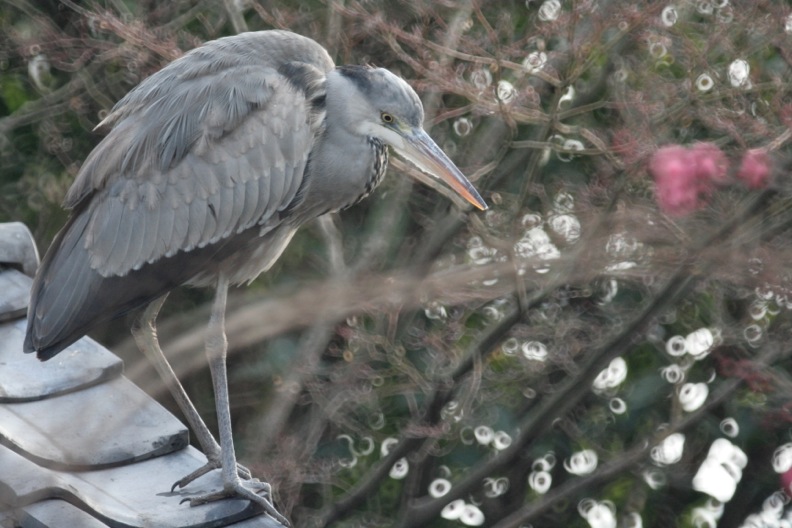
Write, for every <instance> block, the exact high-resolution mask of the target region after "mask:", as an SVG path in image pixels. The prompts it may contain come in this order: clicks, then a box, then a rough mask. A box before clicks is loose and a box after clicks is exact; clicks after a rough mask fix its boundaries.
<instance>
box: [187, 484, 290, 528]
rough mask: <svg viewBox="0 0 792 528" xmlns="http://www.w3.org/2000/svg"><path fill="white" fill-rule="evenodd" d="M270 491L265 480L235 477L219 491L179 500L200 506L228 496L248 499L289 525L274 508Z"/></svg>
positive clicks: (283, 523) (274, 517)
mask: <svg viewBox="0 0 792 528" xmlns="http://www.w3.org/2000/svg"><path fill="white" fill-rule="evenodd" d="M259 492H263V493H264V495H265V496H262V495H259ZM271 492H272V488H271V486H270V485H269V484H267V483H266V482H262V481H260V480H257V479H250V480H239V479H236V481H235V482H232V483H230V484H226V485H225V486H224V487H223V489H222V490H220V491H215V492H214V493H209V494H207V495H201V496H199V497H193V498H188V499H183V500H182V501H181V502H187V501H189V503H190V506H200V505H201V504H206V503H209V502H213V501H216V500H222V499H228V498H238V499H248V500H249V501H251V502H252V503H254V504H258V505H259V506H261V507H262V508H263V509H264V511H265V512H266V513H267V514H268V515H269V516H270V517H272V518H273V519H275V520H276V521H278V522H279V523H281V524H282V525H284V526H291V525H290V524H289V521H288V520H286V517H284V516H283V515H281V514H280V513H278V510H276V509H275V506H274V505H273V504H272V501H271V499H270V497H271V496H272V495H271Z"/></svg>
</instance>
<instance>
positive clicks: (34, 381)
mask: <svg viewBox="0 0 792 528" xmlns="http://www.w3.org/2000/svg"><path fill="white" fill-rule="evenodd" d="M8 275H18V277H21V280H25V281H27V288H28V289H30V284H31V280H30V279H29V278H27V277H26V276H24V275H22V274H20V273H19V272H17V271H15V270H5V271H0V281H1V280H2V279H3V278H4V277H6V276H8ZM4 291H5V290H4V289H3V288H2V285H1V284H0V292H4ZM3 295H4V294H3V293H0V297H2V296H3ZM26 324H27V323H26V321H25V319H17V320H16V321H13V322H10V323H6V324H0V344H2V345H1V346H0V403H2V402H22V401H31V400H40V399H43V398H48V397H50V396H54V395H58V394H64V393H68V392H73V391H76V390H80V389H83V388H86V387H90V386H92V385H96V384H98V383H102V382H103V381H105V380H108V379H112V378H116V377H118V376H119V375H120V374H121V371H122V370H123V368H124V365H123V363H122V361H121V360H120V359H119V358H118V356H115V355H113V354H112V353H110V352H109V351H108V350H107V349H106V348H104V347H102V346H101V345H99V344H98V343H96V341H94V340H93V339H90V338H87V337H86V338H83V339H81V340H79V341H78V342H77V343H74V344H73V345H72V346H70V347H69V348H67V349H66V350H64V351H63V352H61V353H60V354H58V355H57V356H56V357H55V358H53V359H51V360H49V361H47V362H45V363H42V362H40V361H38V360H36V358H35V356H33V355H31V354H23V353H22V341H23V339H24V337H25V326H26Z"/></svg>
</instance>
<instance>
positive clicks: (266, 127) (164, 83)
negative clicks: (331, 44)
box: [24, 31, 334, 359]
mask: <svg viewBox="0 0 792 528" xmlns="http://www.w3.org/2000/svg"><path fill="white" fill-rule="evenodd" d="M333 67H334V65H333V62H332V60H331V59H330V57H329V56H328V55H327V52H326V51H325V50H324V49H323V48H322V47H321V46H319V45H318V44H317V43H315V42H314V41H312V40H310V39H307V38H305V37H300V36H298V35H294V34H292V33H288V32H284V31H265V32H255V33H247V34H243V35H238V36H235V37H229V38H225V39H220V40H217V41H214V42H210V43H207V44H205V45H204V46H202V47H200V48H198V49H196V50H193V51H192V52H190V53H188V54H186V55H185V56H183V57H182V58H181V59H178V60H176V61H174V62H173V63H171V64H169V65H168V66H166V67H165V68H163V69H162V70H160V71H159V72H157V73H156V74H154V75H152V76H151V77H149V78H148V79H146V80H144V81H143V82H142V83H141V84H140V85H139V86H138V87H136V88H135V89H134V90H132V91H131V92H130V93H129V94H127V96H126V97H124V98H123V99H122V100H121V101H119V103H118V104H117V105H116V106H115V107H114V108H113V110H112V111H111V112H110V114H109V115H108V117H107V118H106V119H105V120H104V121H103V122H102V123H100V126H99V127H100V128H102V129H103V130H104V131H108V130H109V131H108V133H107V136H106V137H105V139H104V140H103V141H102V142H100V144H99V145H98V146H97V147H96V148H95V149H94V150H93V151H92V152H91V154H90V155H89V156H88V158H87V159H86V160H85V162H84V163H83V166H82V168H81V170H80V172H79V174H78V176H77V178H76V179H75V182H74V184H73V185H72V187H71V188H70V189H69V192H68V193H67V195H66V198H65V200H64V205H65V206H66V207H67V208H69V209H72V210H73V213H72V216H71V218H70V219H69V222H68V223H67V224H66V226H65V227H64V228H63V229H62V230H61V232H60V233H59V234H58V236H57V237H56V240H55V242H53V244H52V246H51V247H50V249H49V251H48V252H47V254H46V256H45V258H44V260H43V261H42V265H41V269H40V270H39V273H38V274H37V277H36V280H35V281H34V284H33V289H32V292H31V299H30V307H29V313H30V318H29V321H30V322H29V325H28V331H27V334H26V338H25V345H24V346H25V349H26V350H28V351H30V350H37V351H39V357H40V358H42V359H47V358H49V357H52V356H53V355H55V354H57V353H58V352H59V351H60V350H62V349H63V348H65V347H66V346H68V345H69V344H70V343H72V342H74V341H75V340H76V339H78V338H79V337H81V336H82V335H84V334H85V333H86V332H87V331H88V330H89V329H90V328H92V327H93V326H95V325H96V324H98V323H99V322H101V321H105V320H108V319H111V318H113V317H116V316H118V315H121V314H123V313H126V312H128V311H130V310H132V309H135V308H137V307H140V306H143V305H145V304H146V303H149V302H151V301H152V300H153V299H155V298H157V297H159V296H161V295H162V294H164V293H166V292H167V291H169V290H170V289H172V288H174V287H176V286H178V285H179V284H183V283H185V282H188V281H191V280H192V279H194V278H196V277H198V276H199V275H201V274H206V273H212V269H213V267H215V266H217V265H218V261H217V258H216V257H217V252H218V251H230V252H234V251H239V250H242V249H244V250H245V251H247V250H248V248H250V247H255V244H256V241H257V240H259V238H258V237H260V236H263V234H264V233H265V232H272V230H274V229H275V228H277V226H278V225H279V224H280V223H281V221H282V220H281V218H280V215H279V214H278V211H282V210H283V209H284V208H286V207H288V206H289V204H291V203H293V201H294V200H295V197H298V196H299V193H300V189H301V185H302V184H303V181H302V178H303V175H304V169H305V165H306V163H307V159H308V155H309V153H310V150H311V148H312V146H313V142H314V139H315V137H314V136H315V134H316V133H317V131H318V130H320V129H321V124H320V122H319V121H320V117H319V116H320V115H321V114H322V113H321V112H319V111H317V108H315V107H311V103H310V102H308V101H309V100H310V99H314V98H317V97H318V96H320V95H321V93H322V91H323V90H324V83H325V74H326V73H327V72H328V71H330V70H331V69H332V68H333ZM289 72H299V75H298V76H295V75H291V74H290V73H289ZM318 100H321V97H319V99H318ZM275 180H277V181H275ZM210 205H211V206H212V207H214V208H215V212H214V214H213V213H212V211H211V209H210ZM215 215H217V217H218V218H217V219H216V218H215ZM218 219H219V222H218ZM254 226H262V227H260V228H257V229H250V228H252V227H254ZM283 228H284V233H292V232H293V227H292V226H283ZM273 236H274V235H273ZM289 236H290V235H289ZM279 237H280V238H278V237H275V238H276V239H277V240H281V241H285V240H288V236H286V235H283V236H281V235H279ZM212 240H218V241H217V242H216V243H212V242H211V241H212ZM281 246H282V244H281ZM198 248H203V249H198ZM276 249H279V248H276ZM254 271H255V270H252V269H251V272H254ZM246 273H247V271H246ZM127 275H129V278H128V279H127V277H125V276H127ZM250 278H252V276H251V277H250ZM239 280H243V279H239ZM248 280H249V279H248Z"/></svg>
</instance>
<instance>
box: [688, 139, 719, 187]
mask: <svg viewBox="0 0 792 528" xmlns="http://www.w3.org/2000/svg"><path fill="white" fill-rule="evenodd" d="M690 153H691V155H692V156H693V158H694V162H695V163H696V177H697V178H699V180H701V181H702V182H703V181H708V182H712V183H717V184H722V183H726V180H727V172H728V170H729V160H728V159H726V154H724V153H723V151H722V150H721V149H720V148H718V146H717V145H716V144H714V143H696V144H695V145H693V146H692V147H690Z"/></svg>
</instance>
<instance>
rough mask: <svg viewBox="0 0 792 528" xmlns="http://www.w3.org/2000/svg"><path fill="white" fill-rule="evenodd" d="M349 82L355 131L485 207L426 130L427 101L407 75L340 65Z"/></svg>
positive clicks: (347, 104)
mask: <svg viewBox="0 0 792 528" xmlns="http://www.w3.org/2000/svg"><path fill="white" fill-rule="evenodd" d="M331 75H337V76H338V77H339V80H342V81H343V84H345V85H347V86H346V88H348V90H345V91H344V92H343V93H342V94H340V95H341V97H342V98H343V100H342V101H341V103H342V104H343V105H344V113H345V114H346V115H347V116H348V117H349V120H348V125H349V126H350V127H351V128H352V130H353V131H354V132H355V133H358V134H360V135H362V136H368V137H374V138H377V139H379V140H381V141H383V142H384V143H386V144H387V145H390V146H391V147H392V148H393V150H394V151H395V152H396V153H397V154H398V155H400V156H401V157H403V158H405V159H406V160H408V161H409V162H410V163H412V164H413V165H415V166H416V167H418V168H419V169H421V170H422V171H423V172H425V173H427V174H429V175H430V176H431V177H433V178H434V179H437V180H440V181H442V182H443V183H445V184H447V185H448V186H449V187H450V188H451V189H452V190H454V191H455V192H456V193H457V194H459V195H460V196H462V197H463V198H464V199H465V200H467V201H468V202H470V203H471V204H473V205H474V206H476V207H478V208H479V209H481V210H485V209H487V204H486V203H485V202H484V200H483V199H482V198H481V196H480V195H479V193H478V192H477V191H476V189H475V188H474V187H473V185H472V184H471V183H470V182H469V181H468V179H467V178H465V176H464V175H463V174H462V172H461V171H460V170H459V169H458V168H457V167H456V165H454V163H453V162H452V161H451V160H450V159H449V158H448V156H446V155H445V153H444V152H443V151H442V150H441V149H440V147H438V146H437V144H436V143H435V142H434V141H433V140H432V138H430V137H429V135H428V134H427V133H426V132H425V131H424V129H423V118H424V113H423V105H422V104H421V100H420V99H419V98H418V95H417V94H416V93H415V91H414V90H413V89H412V88H411V87H410V85H409V84H407V83H406V82H405V81H404V79H402V78H401V77H398V76H397V75H394V74H393V73H391V72H389V71H388V70H385V69H383V68H371V67H367V66H341V67H339V68H338V69H336V71H335V72H333V73H332V74H331Z"/></svg>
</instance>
